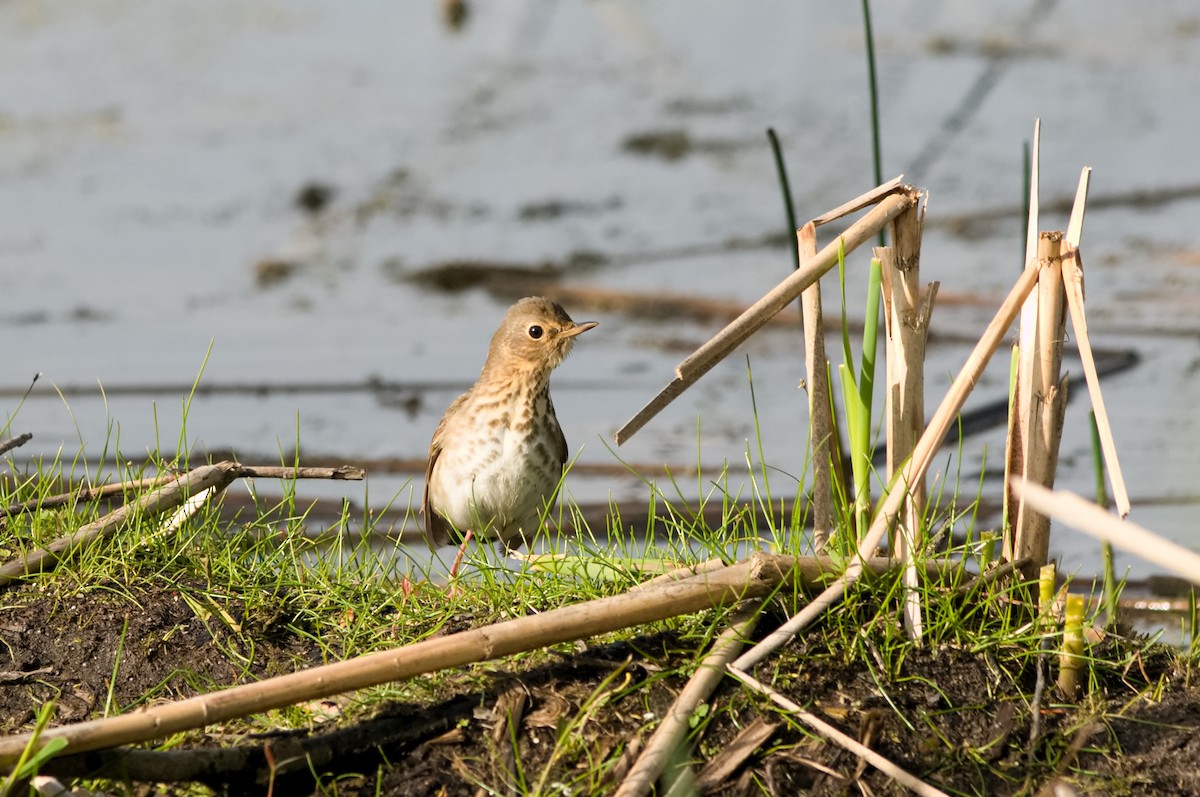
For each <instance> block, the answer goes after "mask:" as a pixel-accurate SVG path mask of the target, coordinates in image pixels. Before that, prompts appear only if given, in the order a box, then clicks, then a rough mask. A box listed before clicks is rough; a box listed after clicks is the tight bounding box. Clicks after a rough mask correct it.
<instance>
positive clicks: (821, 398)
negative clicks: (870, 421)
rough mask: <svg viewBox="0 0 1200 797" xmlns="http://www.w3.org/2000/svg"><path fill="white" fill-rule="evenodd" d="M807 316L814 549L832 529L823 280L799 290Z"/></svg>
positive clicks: (805, 230) (809, 248) (801, 236)
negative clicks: (822, 303) (822, 297)
mask: <svg viewBox="0 0 1200 797" xmlns="http://www.w3.org/2000/svg"><path fill="white" fill-rule="evenodd" d="M796 238H797V241H798V243H799V253H800V260H801V261H802V262H805V261H808V260H811V259H812V258H814V257H816V254H817V228H816V225H815V224H813V222H811V221H810V222H809V223H808V224H805V225H804V226H803V227H801V228H800V229H798V230H796ZM800 302H801V304H802V305H803V308H804V309H803V318H804V369H805V372H806V373H807V384H806V387H807V390H806V392H807V393H808V442H809V450H810V451H811V452H812V454H811V455H812V473H813V481H812V511H813V550H814V551H818V552H819V551H823V550H824V549H825V545H826V544H827V543H828V542H829V535H830V534H832V533H833V474H832V468H833V459H832V452H831V448H832V443H833V440H834V436H833V435H834V431H833V428H834V427H833V405H832V403H831V402H832V396H831V395H830V393H829V360H828V359H826V356H825V320H824V315H823V313H824V311H823V309H822V307H821V283H820V281H819V280H818V281H816V282H813V284H812V285H809V286H808V287H807V288H805V289H804V292H803V293H801V294H800Z"/></svg>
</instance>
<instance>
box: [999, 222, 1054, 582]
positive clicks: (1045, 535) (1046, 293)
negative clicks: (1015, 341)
mask: <svg viewBox="0 0 1200 797" xmlns="http://www.w3.org/2000/svg"><path fill="white" fill-rule="evenodd" d="M1062 237H1063V236H1062V233H1061V232H1046V233H1042V234H1041V235H1040V236H1039V242H1038V264H1039V268H1040V277H1039V278H1038V301H1037V306H1036V307H1037V310H1036V312H1037V319H1036V325H1035V329H1034V337H1033V343H1032V347H1031V348H1030V352H1031V354H1032V355H1033V356H1032V357H1031V358H1030V368H1031V371H1030V378H1031V382H1030V384H1029V389H1028V390H1026V389H1022V387H1023V386H1022V385H1021V384H1020V383H1018V389H1019V390H1020V394H1021V395H1022V396H1023V397H1027V398H1026V400H1027V401H1028V403H1027V404H1025V405H1024V407H1025V412H1024V415H1023V417H1022V418H1020V419H1019V420H1020V422H1021V425H1022V426H1023V427H1024V434H1023V441H1022V456H1021V458H1020V460H1019V461H1017V462H1015V463H1013V465H1012V468H1011V475H1012V476H1013V477H1014V478H1019V477H1024V478H1027V479H1030V480H1032V481H1034V482H1036V483H1038V484H1041V485H1043V486H1046V487H1053V486H1054V477H1055V472H1056V470H1057V467H1058V447H1059V443H1060V442H1061V440H1062V422H1063V417H1064V413H1065V411H1066V399H1067V395H1066V386H1067V383H1066V379H1064V378H1063V377H1062V376H1061V371H1062V350H1063V338H1064V334H1065V328H1066V315H1065V313H1066V306H1065V304H1066V303H1065V290H1064V287H1063V278H1062V256H1061V251H1062V250H1061V246H1062ZM1023 377H1024V374H1021V376H1019V377H1018V378H1019V379H1020V378H1023ZM1009 489H1011V484H1010V487H1009ZM1009 506H1010V507H1016V518H1015V521H1014V522H1013V523H1012V528H1011V530H1010V533H1011V535H1012V543H1011V546H1009V545H1006V546H1005V549H1006V550H1011V552H1012V556H1011V558H1012V559H1022V558H1026V557H1028V558H1029V559H1030V560H1031V562H1030V564H1029V565H1028V566H1027V567H1026V568H1025V570H1024V571H1023V574H1024V576H1025V577H1026V578H1028V579H1032V578H1034V576H1035V575H1036V574H1037V570H1038V568H1040V567H1041V566H1042V565H1044V564H1045V563H1046V559H1047V557H1048V556H1049V552H1050V519H1049V518H1047V517H1046V516H1045V515H1042V514H1040V513H1038V512H1035V511H1032V510H1029V509H1027V508H1026V507H1025V506H1024V505H1023V504H1022V503H1021V502H1020V501H1016V500H1010V501H1009ZM1011 517H1012V516H1011V515H1010V518H1011Z"/></svg>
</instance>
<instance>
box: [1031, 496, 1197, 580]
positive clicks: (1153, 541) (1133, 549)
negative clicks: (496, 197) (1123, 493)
mask: <svg viewBox="0 0 1200 797" xmlns="http://www.w3.org/2000/svg"><path fill="white" fill-rule="evenodd" d="M1015 487H1016V491H1017V495H1018V496H1019V497H1020V498H1021V500H1023V501H1025V502H1026V503H1028V504H1029V505H1030V506H1032V507H1033V508H1034V509H1036V510H1037V511H1039V512H1042V513H1043V514H1046V515H1049V516H1050V517H1052V518H1054V519H1055V520H1059V521H1062V522H1063V523H1066V524H1067V525H1068V526H1071V527H1072V528H1076V529H1079V530H1080V531H1082V532H1084V533H1085V534H1089V535H1091V536H1093V537H1096V538H1097V539H1100V540H1105V541H1107V542H1111V543H1112V544H1113V545H1115V546H1117V547H1118V548H1121V549H1123V550H1126V551H1129V552H1130V553H1132V554H1135V555H1136V556H1139V557H1141V558H1142V559H1145V560H1146V561H1147V562H1151V563H1153V564H1156V565H1158V566H1159V567H1162V568H1164V569H1166V570H1167V571H1168V572H1171V573H1175V574H1176V575H1178V576H1181V577H1183V578H1186V579H1187V580H1189V581H1191V582H1192V583H1193V584H1200V554H1198V553H1196V552H1195V551H1192V550H1189V549H1187V548H1184V547H1183V546H1182V545H1178V544H1177V543H1174V542H1171V541H1170V540H1167V539H1164V538H1163V537H1160V536H1159V535H1157V534H1155V533H1154V532H1152V531H1149V530H1148V529H1146V528H1144V527H1142V526H1139V525H1137V524H1136V523H1132V522H1130V521H1128V520H1121V519H1120V518H1118V517H1116V516H1115V515H1113V514H1111V513H1110V512H1107V511H1106V510H1105V509H1104V508H1103V507H1100V506H1097V505H1096V504H1094V503H1092V502H1091V501H1087V500H1084V499H1083V498H1080V497H1079V496H1077V495H1074V494H1073V493H1069V492H1065V491H1063V490H1053V491H1051V490H1047V489H1046V488H1045V487H1042V486H1041V485H1038V484H1034V483H1032V482H1029V481H1023V482H1018V483H1017V484H1016V485H1015Z"/></svg>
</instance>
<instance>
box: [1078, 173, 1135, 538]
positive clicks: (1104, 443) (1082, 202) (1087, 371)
mask: <svg viewBox="0 0 1200 797" xmlns="http://www.w3.org/2000/svg"><path fill="white" fill-rule="evenodd" d="M1091 173H1092V170H1091V169H1089V168H1087V167H1086V166H1085V167H1084V169H1083V172H1082V173H1081V174H1080V175H1079V188H1078V189H1077V190H1076V192H1075V205H1074V207H1073V208H1072V210H1071V220H1070V222H1069V223H1068V224H1067V239H1066V244H1067V246H1066V248H1065V250H1064V252H1063V261H1062V274H1063V285H1064V287H1065V290H1066V294H1067V309H1068V310H1069V311H1070V313H1071V329H1072V330H1073V331H1074V332H1075V341H1076V345H1077V346H1078V348H1079V360H1080V362H1081V363H1082V364H1083V375H1084V377H1085V379H1086V380H1087V388H1088V395H1089V397H1090V398H1091V402H1092V410H1093V412H1095V414H1096V429H1097V431H1098V432H1099V435H1100V450H1101V451H1102V452H1103V453H1104V464H1105V466H1106V467H1107V470H1108V477H1109V483H1110V484H1111V485H1112V495H1113V502H1114V503H1115V504H1116V506H1117V514H1118V515H1120V516H1121V517H1127V516H1128V515H1129V509H1130V506H1129V490H1128V489H1127V488H1126V486H1125V476H1124V474H1123V473H1122V472H1121V461H1120V459H1119V458H1118V457H1117V443H1116V440H1115V439H1114V438H1113V431H1112V424H1111V423H1109V420H1108V409H1107V408H1106V407H1105V406H1104V395H1103V393H1101V391H1100V376H1099V374H1097V373H1096V358H1095V356H1094V355H1093V354H1092V342H1091V338H1090V337H1089V336H1088V328H1087V316H1086V315H1085V313H1084V304H1083V260H1082V258H1081V254H1080V251H1079V242H1080V236H1081V235H1082V233H1083V216H1084V209H1085V206H1086V203H1087V191H1088V183H1089V182H1090V179H1091Z"/></svg>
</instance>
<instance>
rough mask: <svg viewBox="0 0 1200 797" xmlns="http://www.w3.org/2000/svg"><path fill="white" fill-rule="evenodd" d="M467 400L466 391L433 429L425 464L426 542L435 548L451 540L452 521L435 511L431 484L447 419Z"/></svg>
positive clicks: (422, 504) (424, 512) (422, 497)
mask: <svg viewBox="0 0 1200 797" xmlns="http://www.w3.org/2000/svg"><path fill="white" fill-rule="evenodd" d="M466 400H467V394H466V393H463V394H462V395H461V396H459V397H458V398H456V399H455V400H454V403H453V404H451V405H450V407H449V408H448V409H447V410H446V414H445V415H443V416H442V420H441V421H440V422H439V423H438V425H437V429H435V430H434V431H433V439H432V440H431V441H430V442H429V462H428V463H427V464H426V465H425V492H424V493H423V494H422V496H421V514H423V515H424V516H425V542H427V543H428V544H429V547H430V548H431V549H433V550H437V549H438V548H439V547H441V546H443V545H447V544H448V543H449V542H450V523H449V522H448V521H447V520H446V518H444V517H442V516H441V514H439V513H438V512H436V511H434V508H433V504H432V503H430V497H429V485H430V483H431V482H432V481H433V472H434V469H435V468H437V462H438V458H439V457H440V456H441V455H442V442H443V439H444V438H445V435H446V419H448V418H450V417H451V416H452V415H454V414H455V412H454V411H455V410H457V409H458V408H459V407H460V406H462V403H463V402H464V401H466Z"/></svg>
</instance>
